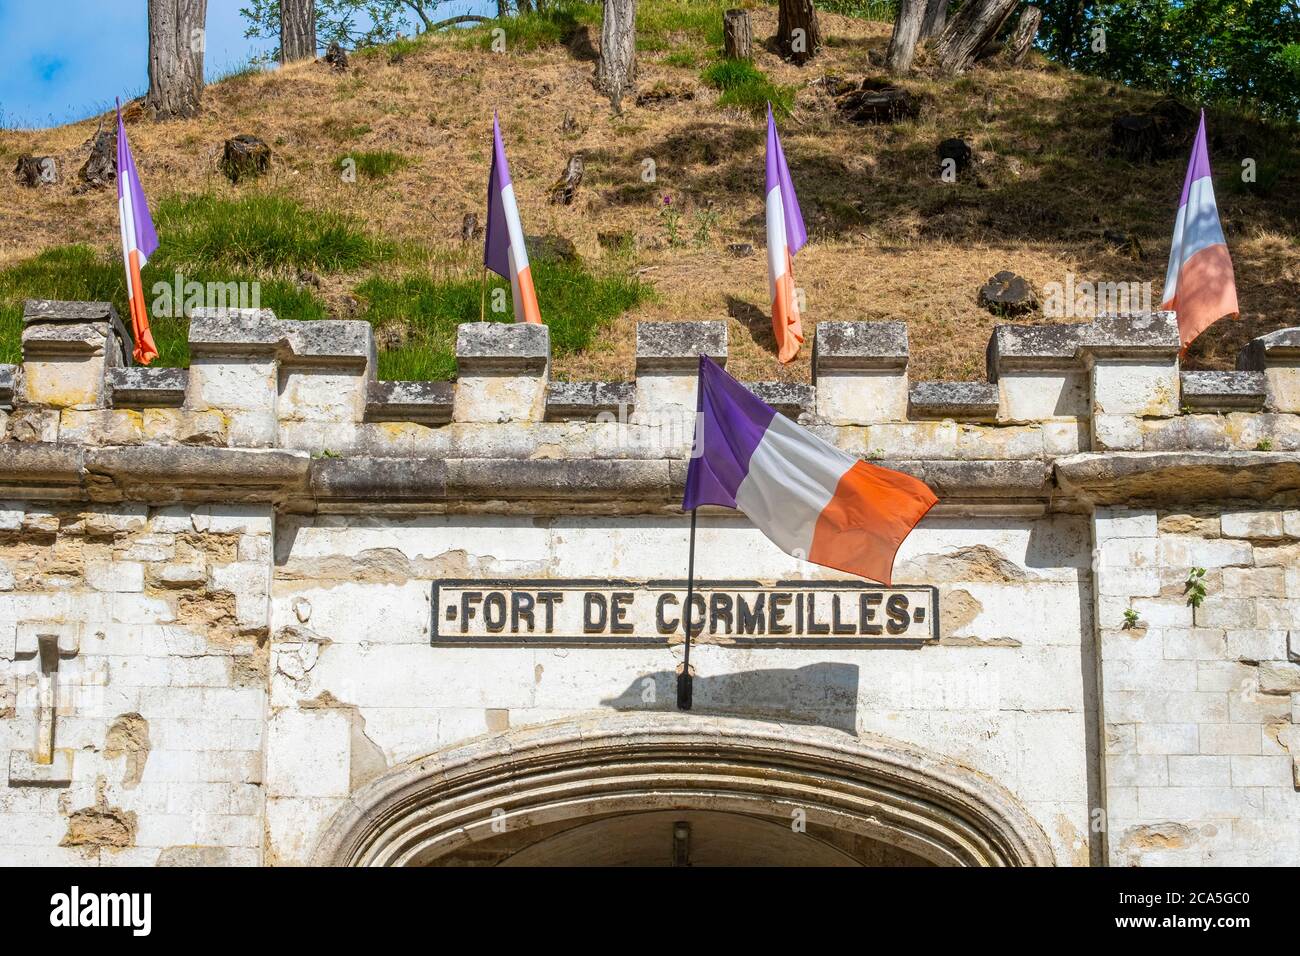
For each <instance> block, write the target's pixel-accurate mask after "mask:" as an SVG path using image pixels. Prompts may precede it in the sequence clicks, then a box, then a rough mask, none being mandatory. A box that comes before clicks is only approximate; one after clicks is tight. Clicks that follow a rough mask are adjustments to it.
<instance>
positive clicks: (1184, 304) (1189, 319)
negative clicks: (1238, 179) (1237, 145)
mask: <svg viewBox="0 0 1300 956" xmlns="http://www.w3.org/2000/svg"><path fill="white" fill-rule="evenodd" d="M1160 308H1162V309H1172V310H1173V311H1174V312H1177V313H1178V335H1179V338H1181V339H1182V343H1183V348H1184V349H1186V348H1187V346H1188V345H1189V344H1190V343H1191V341H1192V339H1194V338H1196V337H1197V336H1198V335H1200V334H1201V333H1202V332H1204V331H1205V330H1206V329H1208V328H1209V327H1210V326H1211V325H1213V324H1214V323H1215V322H1217V321H1219V319H1221V318H1223V317H1224V316H1225V315H1231V316H1232V317H1234V318H1236V316H1237V314H1238V311H1239V310H1238V308H1237V283H1236V281H1235V280H1234V279H1233V275H1232V257H1231V256H1229V255H1228V244H1227V242H1226V241H1225V240H1224V238H1223V227H1222V226H1220V225H1219V207H1218V206H1217V205H1216V204H1215V202H1214V182H1213V181H1212V180H1211V179H1210V153H1209V150H1208V149H1206V146H1205V110H1201V125H1200V128H1198V129H1197V131H1196V142H1195V143H1193V144H1192V160H1191V162H1190V163H1189V164H1188V166H1187V178H1186V179H1185V180H1184V181H1183V198H1182V200H1181V201H1180V202H1179V204H1178V218H1177V219H1176V220H1174V243H1173V246H1172V247H1171V248H1170V250H1169V269H1168V271H1166V273H1165V293H1164V302H1162V303H1161V304H1160Z"/></svg>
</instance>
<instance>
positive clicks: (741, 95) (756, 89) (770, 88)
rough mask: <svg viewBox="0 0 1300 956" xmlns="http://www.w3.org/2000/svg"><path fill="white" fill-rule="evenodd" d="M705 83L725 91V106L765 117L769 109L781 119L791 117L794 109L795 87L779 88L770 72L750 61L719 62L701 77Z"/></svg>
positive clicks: (722, 96) (722, 98)
mask: <svg viewBox="0 0 1300 956" xmlns="http://www.w3.org/2000/svg"><path fill="white" fill-rule="evenodd" d="M700 78H701V79H702V80H704V82H705V83H707V84H709V85H710V86H712V87H714V88H715V89H719V90H721V91H722V95H721V96H720V97H718V104H719V105H721V106H735V107H738V108H740V109H743V110H746V111H748V112H750V113H753V114H754V115H755V116H762V115H764V114H766V112H767V106H768V104H769V103H771V104H772V111H773V112H774V113H776V114H777V115H778V116H788V115H789V114H790V112H791V111H792V110H793V109H794V90H795V88H794V87H793V86H778V85H776V84H775V83H773V82H772V81H771V80H770V79H768V76H767V74H766V73H764V72H763V71H762V70H760V69H759V68H758V67H756V66H754V64H753V63H750V62H748V61H747V60H719V61H718V62H716V63H714V64H712V65H711V66H709V67H706V68H705V70H704V72H703V73H701V74H700Z"/></svg>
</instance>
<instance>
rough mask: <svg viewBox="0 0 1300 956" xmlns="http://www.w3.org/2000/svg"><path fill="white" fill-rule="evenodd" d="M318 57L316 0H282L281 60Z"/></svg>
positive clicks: (286, 61)
mask: <svg viewBox="0 0 1300 956" xmlns="http://www.w3.org/2000/svg"><path fill="white" fill-rule="evenodd" d="M315 58H316V0H280V62H281V63H292V62H293V61H294V60H314V59H315Z"/></svg>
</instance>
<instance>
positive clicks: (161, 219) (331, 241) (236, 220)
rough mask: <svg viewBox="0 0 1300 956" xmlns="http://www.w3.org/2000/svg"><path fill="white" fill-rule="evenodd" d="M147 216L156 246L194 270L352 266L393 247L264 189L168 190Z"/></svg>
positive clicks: (387, 255) (336, 216)
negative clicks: (183, 193) (222, 193)
mask: <svg viewBox="0 0 1300 956" xmlns="http://www.w3.org/2000/svg"><path fill="white" fill-rule="evenodd" d="M154 221H155V223H156V224H157V226H158V235H159V237H160V241H161V243H162V246H161V248H160V249H159V254H160V255H162V256H164V257H166V260H167V261H168V262H170V263H173V264H175V265H177V266H182V267H184V268H185V269H186V270H187V271H191V272H194V273H196V275H195V278H199V276H198V275H197V274H198V273H201V272H205V271H212V270H250V269H251V270H260V271H290V270H295V269H311V270H314V271H317V272H351V271H355V270H357V269H360V268H362V267H364V266H367V265H370V264H371V263H375V262H381V261H385V260H389V259H395V258H397V257H398V256H399V254H400V250H399V248H398V247H397V245H396V244H395V243H392V242H388V241H386V240H383V239H378V238H375V237H374V236H372V235H371V234H370V233H368V232H366V231H365V230H363V229H362V228H361V226H360V225H359V224H358V223H357V222H355V221H354V220H353V219H351V218H349V217H347V216H344V215H342V214H340V213H336V212H330V211H326V210H318V209H309V208H308V207H306V206H303V205H301V204H299V203H296V202H294V201H293V200H291V199H285V198H283V197H280V196H272V195H266V194H257V193H254V194H250V195H246V196H241V197H239V198H238V199H224V198H221V197H218V196H214V195H211V194H208V195H199V196H191V197H185V198H179V197H174V196H172V197H168V198H166V199H163V200H162V201H161V202H160V203H159V204H158V209H157V212H156V214H155V216H154Z"/></svg>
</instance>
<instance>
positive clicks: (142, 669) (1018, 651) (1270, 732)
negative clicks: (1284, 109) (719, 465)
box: [0, 301, 1300, 866]
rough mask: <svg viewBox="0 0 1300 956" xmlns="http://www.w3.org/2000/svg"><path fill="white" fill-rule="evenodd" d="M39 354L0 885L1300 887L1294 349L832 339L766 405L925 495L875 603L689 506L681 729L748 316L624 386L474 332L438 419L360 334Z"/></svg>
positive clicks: (13, 523)
mask: <svg viewBox="0 0 1300 956" xmlns="http://www.w3.org/2000/svg"><path fill="white" fill-rule="evenodd" d="M25 323H26V324H25V329H24V334H23V348H24V361H23V364H22V365H21V366H0V409H2V410H0V426H3V429H2V430H3V440H2V441H0V734H2V737H0V744H2V745H3V746H2V747H0V765H2V766H3V767H4V773H5V778H4V783H5V785H4V786H3V787H2V788H0V863H3V864H22V865H29V864H31V865H35V864H87V865H105V866H108V865H125V864H147V865H152V864H159V865H164V864H166V865H196V864H198V865H201V864H228V865H250V866H252V865H273V864H301V863H315V864H491V863H505V862H509V863H512V864H525V863H542V862H590V861H592V860H594V859H596V858H597V857H599V856H600V854H602V853H603V854H605V856H606V858H608V861H611V862H617V860H615V858H614V856H611V854H615V855H616V854H617V853H618V852H624V853H625V857H623V858H620V859H622V861H623V862H627V861H629V860H632V855H631V854H632V853H633V851H632V849H628V848H631V847H634V845H639V844H637V840H639V839H641V836H639V835H637V834H639V833H641V831H635V832H634V831H633V829H629V827H630V824H629V823H628V821H629V820H631V819H633V817H634V816H635V818H636V819H638V820H642V821H646V822H647V825H650V824H653V826H654V827H657V826H659V822H657V821H660V820H667V821H669V824H665V825H671V824H672V821H682V822H691V821H694V823H693V825H694V826H696V827H697V833H698V835H699V839H698V841H697V842H698V851H699V853H700V854H701V859H703V858H704V856H706V855H707V854H708V853H711V852H716V853H718V854H721V855H720V856H719V857H718V859H722V858H723V857H724V856H726V854H731V856H726V858H727V859H737V857H736V856H735V854H738V853H741V852H742V851H743V852H748V853H751V854H761V853H763V852H768V851H769V850H770V856H769V857H768V858H766V859H765V860H763V861H765V862H804V863H825V862H832V861H834V862H850V863H852V862H857V863H864V862H865V863H894V864H907V865H911V864H917V863H924V862H929V863H955V864H966V865H1021V864H1030V865H1072V866H1087V865H1106V864H1109V865H1119V866H1127V865H1143V866H1150V865H1161V864H1193V865H1222V864H1248V865H1297V864H1300V792H1297V788H1298V787H1300V329H1284V330H1281V331H1278V332H1274V333H1272V334H1270V335H1267V336H1264V337H1262V338H1259V339H1256V340H1255V341H1254V342H1252V343H1251V344H1250V346H1249V347H1248V348H1247V349H1245V350H1244V351H1243V353H1242V355H1241V357H1240V362H1239V368H1240V371H1236V372H1227V373H1221V372H1181V371H1180V368H1179V359H1178V351H1179V343H1178V333H1177V327H1176V325H1175V323H1174V321H1173V316H1172V314H1169V313H1153V314H1148V315H1140V316H1130V317H1120V318H1105V319H1100V320H1098V321H1096V322H1093V323H1090V324H1084V325H1051V326H1014V325H1008V326H1001V327H999V328H998V329H997V330H996V332H995V334H994V336H993V338H992V341H991V342H990V343H989V349H988V380H989V381H988V383H969V382H962V383H947V382H910V381H909V378H908V340H907V330H906V328H905V327H903V326H902V325H900V324H896V323H865V322H822V323H819V324H818V325H817V328H816V336H815V351H814V361H813V364H814V373H815V382H814V384H813V385H811V386H808V385H800V384H791V383H776V382H768V383H750V387H751V388H752V389H753V390H754V391H755V392H756V393H757V394H758V395H759V396H761V397H762V398H763V399H764V400H765V401H767V402H769V403H770V404H772V405H774V406H775V407H776V408H777V409H778V410H780V411H782V412H783V413H785V414H786V415H788V416H790V417H792V418H795V419H797V420H798V421H800V422H801V423H802V424H805V425H806V426H808V427H809V428H811V429H812V430H813V431H814V432H816V433H817V434H819V435H821V436H822V437H824V438H826V439H827V440H828V441H831V442H834V443H835V444H837V445H838V446H839V447H841V448H843V449H845V450H846V451H848V452H851V453H852V454H855V455H858V456H860V457H863V458H867V459H871V460H876V461H879V462H881V463H882V464H885V465H887V466H888V467H891V468H896V469H899V470H902V471H906V472H908V473H910V474H913V475H916V476H917V477H919V478H922V479H923V480H925V481H926V482H927V483H929V484H930V486H931V487H932V488H934V490H935V492H936V493H937V494H938V495H939V497H940V499H941V502H940V505H939V506H938V507H937V508H936V509H935V510H934V511H933V512H931V514H930V515H929V516H928V517H927V518H926V519H925V520H924V521H923V522H922V523H921V524H920V526H919V527H918V528H917V530H916V532H915V533H913V535H912V536H911V537H910V538H909V539H908V541H907V542H906V543H905V545H904V546H903V549H902V551H900V553H899V555H898V560H897V563H896V566H895V574H894V584H895V587H894V588H893V589H881V588H874V586H868V587H865V588H864V587H863V582H861V581H857V580H851V579H846V577H845V576H843V575H839V574H837V573H836V572H832V571H829V570H827V569H824V568H819V567H816V566H813V565H809V564H805V563H802V562H799V561H797V560H796V559H794V558H791V557H788V556H787V555H785V554H783V553H782V552H781V551H779V550H778V549H777V548H776V547H775V546H773V545H770V544H769V543H768V542H767V541H766V540H765V539H764V538H762V536H761V535H760V534H759V533H758V532H757V531H755V530H754V529H752V528H751V527H749V526H748V524H747V522H746V521H745V520H744V519H743V517H741V516H739V515H736V514H733V513H729V512H725V511H722V510H716V511H702V512H701V515H700V530H699V543H698V549H697V563H696V574H697V578H698V579H700V580H701V581H702V582H704V583H703V584H702V585H701V587H702V590H703V591H704V592H705V597H704V600H705V601H706V604H705V605H703V607H705V608H706V610H707V611H708V612H709V614H710V617H709V619H708V620H709V624H708V626H706V629H705V631H704V632H703V633H702V634H701V635H700V636H699V638H698V641H699V643H698V644H696V646H695V647H694V648H693V649H692V653H691V662H692V665H693V667H694V670H695V673H696V680H695V707H694V709H693V710H692V711H690V712H688V713H682V712H679V711H677V709H676V706H675V693H674V686H675V679H676V674H675V669H676V667H677V666H678V665H679V664H680V663H681V656H682V654H681V651H682V633H681V628H680V623H679V612H680V609H681V603H682V596H683V594H684V588H683V587H681V584H682V579H683V578H684V577H685V573H686V568H685V561H686V553H687V552H686V547H687V525H688V520H687V518H686V517H685V516H683V515H682V514H681V513H680V500H681V493H682V485H683V482H684V479H685V474H686V466H687V462H688V459H689V453H690V444H691V437H692V430H693V413H694V407H695V389H696V382H695V371H696V365H697V357H698V355H699V354H701V353H705V354H708V355H711V356H713V357H714V358H716V359H717V360H718V361H720V362H725V360H726V355H727V328H726V325H725V323H721V322H698V323H680V324H678V323H671V324H642V325H641V326H640V327H639V329H638V335H637V360H636V361H637V365H636V375H635V381H633V382H560V381H551V380H550V377H549V365H550V343H549V339H548V330H547V329H546V328H545V327H544V326H527V325H512V324H493V323H471V324H466V325H462V326H461V327H460V329H459V335H458V338H457V358H458V364H459V376H458V379H457V381H456V382H455V383H447V382H381V381H378V380H376V378H375V368H376V358H375V344H374V339H373V336H372V334H371V328H370V326H369V325H368V324H367V323H364V322H344V321H318V322H284V321H279V320H277V319H276V318H275V317H274V315H272V314H271V313H269V312H265V311H262V312H253V311H238V310H232V311H223V312H212V311H208V312H205V311H196V312H195V313H194V314H193V316H192V317H191V320H190V326H189V345H190V353H191V356H192V358H191V365H190V368H189V369H188V370H176V369H147V368H138V367H133V366H132V365H131V360H130V348H129V343H128V342H127V339H126V333H125V330H124V329H123V327H122V324H121V322H120V321H119V319H118V317H117V316H116V315H115V314H114V312H113V309H112V307H111V306H109V305H107V304H104V303H82V302H44V301H41V302H29V303H28V304H27V307H26V314H25ZM1202 570H1203V573H1201V571H1202ZM709 582H713V584H710V583H709ZM900 589H901V590H900ZM908 589H911V590H908ZM895 592H898V593H903V594H904V598H905V600H904V599H899V598H896V597H895ZM1202 593H1203V598H1202V597H1201V595H1202ZM556 594H560V595H561V597H558V598H557V597H555V596H554V595H556ZM548 595H550V596H549V597H548ZM719 595H721V596H719ZM715 597H716V598H717V602H718V603H716V604H715V603H711V602H713V600H714V598H715ZM760 598H762V599H763V602H762V603H761V604H760V602H759V599H760ZM891 600H892V604H891ZM566 602H567V603H566ZM900 602H901V603H900ZM742 605H743V608H744V612H745V614H746V615H747V618H746V620H747V621H749V625H748V626H750V628H751V629H750V630H749V631H743V630H741V628H740V615H741V610H742ZM760 607H761V609H762V611H763V613H764V614H769V612H770V615H771V616H769V617H766V618H764V620H763V621H762V623H761V626H760V624H756V623H754V621H756V620H757V618H756V616H755V615H756V611H755V609H756V608H760ZM777 607H780V608H786V607H788V608H790V609H794V608H796V607H797V613H798V626H797V627H795V629H794V630H793V631H791V632H789V633H787V632H784V631H782V630H781V629H780V627H773V626H772V624H773V621H774V620H775V615H776V614H777V613H778V612H777V610H775V609H774V608H777ZM723 610H725V611H726V612H727V613H726V614H722V613H720V612H721V611H723ZM891 611H892V612H893V613H892V616H891V613H890V612H891ZM549 612H554V616H553V618H551V619H548V618H545V617H544V615H545V614H547V613H549ZM877 612H879V613H878V614H877ZM790 613H791V616H790V618H789V619H788V620H795V618H794V613H795V612H794V611H791V612H790ZM601 615H603V616H601ZM728 615H731V616H728ZM840 615H842V618H841V616H840ZM909 615H910V616H909ZM927 615H929V616H927ZM545 620H551V621H552V625H553V626H552V627H551V628H550V630H549V631H548V630H547V628H546V626H545V625H544V623H543V622H544V621H545ZM891 621H893V622H895V623H896V624H897V626H896V627H893V628H891V627H890V622H891ZM823 622H824V623H823ZM841 624H842V625H843V626H842V627H840V625H841ZM821 626H826V627H828V628H833V629H829V630H827V631H824V632H823V631H821V630H819V629H818V628H819V627H821ZM882 627H883V628H884V630H883V631H882ZM800 628H802V631H801V630H800ZM758 637H761V638H762V640H757V639H755V638H758ZM724 817H725V818H726V819H727V820H729V821H731V823H729V824H728V826H730V827H731V829H729V830H727V831H726V832H727V833H729V834H730V835H731V837H732V838H731V839H730V842H727V841H723V843H725V846H724V845H723V843H717V844H710V843H709V842H708V840H707V839H706V838H705V835H706V834H707V833H709V832H711V831H709V830H708V827H709V826H712V824H710V823H709V822H708V821H709V820H714V819H722V818H724ZM620 827H621V828H622V829H619V828H620ZM652 829H653V828H652ZM646 832H647V833H648V832H651V831H650V830H647V831H646ZM653 832H658V831H657V830H654V831H653ZM665 832H667V831H665ZM601 834H604V836H601ZM611 834H612V836H611ZM792 834H793V835H792ZM665 846H667V844H665ZM711 846H712V847H715V849H710V847H711ZM717 847H721V849H717ZM619 848H623V849H622V850H620V849H619ZM724 851H725V852H724ZM647 852H651V851H647ZM653 852H658V851H653ZM665 852H667V851H665ZM753 859H757V857H753V858H752V859H751V861H753Z"/></svg>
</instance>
